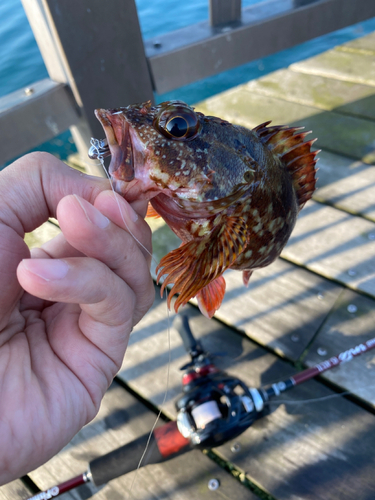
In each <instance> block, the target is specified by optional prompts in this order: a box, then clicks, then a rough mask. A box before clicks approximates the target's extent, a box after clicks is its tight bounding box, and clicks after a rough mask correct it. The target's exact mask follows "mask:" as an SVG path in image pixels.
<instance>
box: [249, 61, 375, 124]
mask: <svg viewBox="0 0 375 500" xmlns="http://www.w3.org/2000/svg"><path fill="white" fill-rule="evenodd" d="M245 88H246V89H247V90H249V91H250V92H255V93H257V94H262V95H266V96H271V97H278V98H281V99H285V100H286V101H291V102H297V103H300V104H305V105H307V106H313V107H316V108H320V109H323V110H327V111H332V110H335V111H336V112H338V113H344V114H349V115H354V116H359V117H362V118H367V119H370V120H375V89H374V87H372V86H369V85H362V84H360V83H353V82H347V81H343V80H336V79H334V78H328V77H325V76H320V75H311V74H308V73H300V72H298V71H293V70H292V69H290V68H287V69H281V70H279V71H275V72H273V73H270V74H268V75H266V76H264V77H262V78H259V79H257V80H251V81H250V82H248V83H247V84H246V85H245Z"/></svg>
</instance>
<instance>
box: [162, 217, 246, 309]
mask: <svg viewBox="0 0 375 500" xmlns="http://www.w3.org/2000/svg"><path fill="white" fill-rule="evenodd" d="M246 239H247V226H246V222H245V220H244V219H243V218H242V217H226V218H225V220H223V223H222V224H220V225H219V226H218V227H217V228H215V229H214V230H212V231H208V232H207V233H206V235H205V236H203V237H202V238H199V239H194V240H190V241H189V242H188V243H185V244H184V245H181V246H180V247H179V248H176V250H172V252H169V253H168V254H167V255H166V256H165V257H163V258H162V259H161V261H160V264H159V265H158V267H157V268H156V273H157V282H159V280H160V278H161V277H162V276H163V275H164V274H167V276H166V278H165V279H164V282H163V285H162V287H161V293H163V290H164V288H165V287H166V286H167V285H168V284H170V283H174V286H173V288H172V290H171V291H170V293H169V296H168V307H170V302H171V298H172V297H173V295H174V294H175V293H179V294H180V295H179V297H178V298H177V300H176V302H175V304H174V309H175V311H176V312H177V311H178V308H179V307H180V306H181V305H184V304H186V303H187V302H188V301H189V300H190V299H191V298H192V297H195V296H196V295H197V294H198V292H199V291H200V290H202V288H204V287H205V286H207V285H208V284H209V283H211V282H212V281H213V280H215V279H216V278H218V277H219V276H221V274H222V273H223V272H224V271H225V269H228V267H230V266H231V265H232V264H233V262H234V261H235V260H236V258H237V257H238V255H239V254H240V253H241V252H242V251H243V249H244V247H245V245H246ZM216 306H217V307H216V308H218V307H219V306H220V304H216Z"/></svg>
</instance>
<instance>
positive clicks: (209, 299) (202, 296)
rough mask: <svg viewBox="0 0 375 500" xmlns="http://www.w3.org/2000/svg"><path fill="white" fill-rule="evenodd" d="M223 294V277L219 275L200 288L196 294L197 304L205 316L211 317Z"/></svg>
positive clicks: (217, 307)
mask: <svg viewBox="0 0 375 500" xmlns="http://www.w3.org/2000/svg"><path fill="white" fill-rule="evenodd" d="M224 295H225V279H224V278H223V276H219V277H218V278H216V279H214V280H213V281H211V283H209V284H208V285H206V286H205V287H204V288H202V290H200V291H199V292H198V293H197V295H196V298H197V301H198V306H199V309H200V311H201V313H202V314H203V315H204V316H206V318H209V319H210V318H212V316H213V315H214V314H215V312H216V311H217V310H218V309H219V307H220V306H221V303H222V302H223V298H224Z"/></svg>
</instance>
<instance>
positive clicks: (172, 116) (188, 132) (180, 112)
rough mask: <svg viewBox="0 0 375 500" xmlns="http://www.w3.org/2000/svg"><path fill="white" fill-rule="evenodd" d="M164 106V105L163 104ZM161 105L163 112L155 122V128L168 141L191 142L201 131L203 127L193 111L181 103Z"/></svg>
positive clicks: (173, 102) (172, 102) (174, 102)
mask: <svg viewBox="0 0 375 500" xmlns="http://www.w3.org/2000/svg"><path fill="white" fill-rule="evenodd" d="M163 104H164V103H163ZM165 104H166V105H165V106H163V105H161V111H160V112H159V114H158V115H157V116H156V118H155V120H154V126H155V128H157V130H158V131H159V132H160V133H162V134H163V135H164V136H165V137H167V138H168V139H172V140H175V141H191V140H192V139H194V138H195V137H196V136H197V135H198V134H199V132H200V131H201V128H202V125H201V123H200V121H199V118H198V116H197V114H196V113H194V111H193V109H192V108H190V107H189V106H188V105H187V104H185V103H183V102H181V101H171V102H169V103H165Z"/></svg>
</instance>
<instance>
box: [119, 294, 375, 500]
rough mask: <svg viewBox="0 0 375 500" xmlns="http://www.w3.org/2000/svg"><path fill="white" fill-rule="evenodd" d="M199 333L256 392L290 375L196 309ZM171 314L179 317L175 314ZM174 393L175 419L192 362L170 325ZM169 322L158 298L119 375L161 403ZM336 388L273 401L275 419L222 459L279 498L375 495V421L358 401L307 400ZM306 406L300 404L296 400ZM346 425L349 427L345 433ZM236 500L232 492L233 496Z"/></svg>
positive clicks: (310, 387)
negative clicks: (373, 463) (374, 461)
mask: <svg viewBox="0 0 375 500" xmlns="http://www.w3.org/2000/svg"><path fill="white" fill-rule="evenodd" d="M186 311H187V312H188V313H189V315H191V318H192V320H191V327H192V329H193V332H194V335H195V336H196V337H197V338H200V339H201V341H202V342H203V345H204V348H205V349H207V350H208V351H209V352H213V353H215V352H225V353H226V356H225V357H217V358H215V363H216V364H217V365H218V366H219V367H221V368H222V369H226V370H227V371H228V372H229V373H231V374H233V375H237V376H239V377H240V378H241V379H242V380H244V381H245V383H246V384H248V385H249V386H251V387H259V386H260V385H267V384H269V383H273V382H275V381H277V380H280V379H284V378H286V377H287V376H290V375H291V373H292V372H293V369H292V368H291V367H290V366H289V365H288V364H287V363H285V362H282V361H280V360H277V358H276V357H275V356H273V355H272V354H270V353H267V352H266V351H265V350H263V349H262V348H259V347H256V346H255V345H254V344H252V343H251V342H250V341H248V340H247V339H245V338H243V337H242V336H240V335H238V334H236V333H234V332H233V330H231V329H229V328H227V327H225V326H224V325H222V324H220V323H218V322H217V321H215V320H207V319H206V318H204V317H203V316H202V315H201V314H200V313H199V312H197V311H196V310H192V309H191V307H189V308H186ZM171 316H172V317H173V314H172V315H171ZM170 345H171V353H170V356H171V366H170V372H169V389H168V395H167V397H166V403H165V404H164V405H163V408H164V409H165V411H167V412H168V413H169V414H175V409H174V405H173V399H174V397H175V396H176V395H177V394H178V392H179V390H180V387H181V385H180V384H181V381H180V378H181V372H179V371H178V367H179V366H181V365H182V364H184V363H186V361H187V360H188V357H187V355H186V354H185V355H184V354H183V347H182V342H181V340H180V339H179V338H178V334H177V333H176V331H175V330H174V328H173V326H172V327H171V328H170ZM168 359H169V353H168V321H167V318H166V306H165V302H160V301H156V303H155V305H154V308H153V309H152V312H151V313H149V315H148V316H146V317H145V318H144V319H143V320H142V322H141V323H140V324H139V325H138V326H137V327H136V329H135V331H134V333H133V334H132V336H131V341H130V346H129V350H128V353H127V355H126V357H125V361H124V364H123V368H122V370H121V372H120V376H121V377H123V378H124V379H126V380H127V381H128V382H129V383H130V384H131V386H132V387H133V388H134V389H136V390H137V391H139V392H140V393H141V394H143V395H144V396H146V397H147V398H148V399H150V400H151V401H152V402H153V403H155V404H161V403H162V401H163V399H164V396H165V391H166V387H167V364H168ZM331 394H332V391H330V390H329V389H327V388H325V387H324V386H322V385H321V384H319V383H318V382H316V381H310V382H308V383H306V384H304V385H301V386H299V387H298V388H296V389H294V390H293V391H291V392H289V393H288V394H286V395H283V396H282V397H281V396H280V398H281V399H282V401H284V400H291V401H292V402H294V403H296V404H294V405H293V404H284V403H283V404H275V405H274V404H272V405H271V406H270V414H269V415H268V416H266V417H264V418H263V419H262V420H259V422H257V423H256V424H255V425H254V426H253V427H252V428H250V429H248V430H247V431H246V432H245V433H244V434H242V435H241V436H240V437H238V438H237V439H236V440H235V442H236V443H238V444H239V451H236V449H237V447H236V448H235V449H234V450H235V451H232V445H233V444H234V443H233V442H229V443H228V444H226V445H224V446H222V447H220V448H219V449H218V452H219V453H220V455H221V456H222V457H223V458H224V459H226V460H229V461H231V462H233V463H234V464H235V465H236V466H237V467H238V468H239V469H240V470H242V471H245V473H246V475H247V476H248V477H249V478H250V479H251V480H252V481H254V482H255V483H256V484H257V485H260V486H261V487H262V488H263V489H265V490H266V491H268V492H270V493H271V494H272V495H273V496H274V497H275V498H277V499H278V500H279V499H280V500H282V499H285V500H287V499H288V500H290V499H291V498H293V499H296V500H297V499H299V500H302V499H304V500H312V499H314V500H315V499H317V498H319V499H320V500H337V498H340V500H341V499H343V500H352V498H353V496H356V497H357V498H366V499H367V498H369V499H370V498H371V494H372V492H373V491H374V488H375V479H374V476H373V471H372V466H370V463H371V461H372V457H373V447H374V445H375V437H374V431H375V417H374V415H372V414H370V413H368V412H366V411H365V410H363V409H362V408H359V407H358V406H356V405H355V404H353V403H351V402H349V401H346V400H343V399H340V398H337V399H334V400H332V401H330V400H329V399H328V400H325V401H321V402H320V403H319V404H318V403H317V402H313V403H312V404H307V403H304V402H303V401H304V400H305V399H309V398H320V397H326V396H329V395H331ZM298 401H301V403H298ZM342 426H345V431H344V432H343V428H342ZM231 498H233V495H232V496H231Z"/></svg>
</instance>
